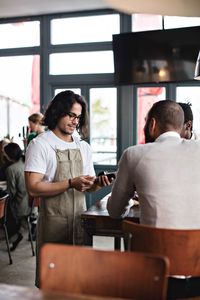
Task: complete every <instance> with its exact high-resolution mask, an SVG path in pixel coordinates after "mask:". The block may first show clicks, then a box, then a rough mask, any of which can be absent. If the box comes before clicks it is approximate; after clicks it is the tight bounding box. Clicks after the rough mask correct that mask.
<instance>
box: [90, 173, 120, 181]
mask: <svg viewBox="0 0 200 300" xmlns="http://www.w3.org/2000/svg"><path fill="white" fill-rule="evenodd" d="M102 175H106V176H107V177H108V180H109V181H111V179H112V178H113V179H115V178H116V175H115V173H110V172H106V171H103V172H100V173H99V174H98V177H97V178H95V180H94V183H97V182H98V181H99V176H102Z"/></svg>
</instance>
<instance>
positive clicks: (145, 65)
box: [113, 26, 200, 85]
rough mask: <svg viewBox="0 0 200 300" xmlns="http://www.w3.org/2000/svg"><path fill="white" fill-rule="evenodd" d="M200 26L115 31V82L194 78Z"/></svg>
mask: <svg viewBox="0 0 200 300" xmlns="http://www.w3.org/2000/svg"><path fill="white" fill-rule="evenodd" d="M199 50H200V26H198V27H187V28H178V29H167V30H154V31H143V32H130V33H122V34H118V35H113V52H114V67H115V73H114V78H115V83H116V85H126V84H139V83H152V82H154V83H159V82H180V81H188V80H193V79H194V71H195V64H196V60H197V56H198V52H199Z"/></svg>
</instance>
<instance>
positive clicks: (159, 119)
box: [145, 100, 184, 135]
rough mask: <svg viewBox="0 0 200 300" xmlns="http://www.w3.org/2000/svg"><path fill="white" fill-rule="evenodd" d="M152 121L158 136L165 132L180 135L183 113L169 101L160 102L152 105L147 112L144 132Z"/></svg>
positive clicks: (178, 106)
mask: <svg viewBox="0 0 200 300" xmlns="http://www.w3.org/2000/svg"><path fill="white" fill-rule="evenodd" d="M152 119H154V120H155V121H156V126H157V131H158V132H159V134H162V133H164V132H166V131H177V132H178V133H180V132H181V130H182V127H183V123H184V113H183V110H182V108H181V106H180V105H179V104H178V103H176V102H174V101H171V100H162V101H158V102H156V103H154V104H153V106H152V107H151V109H150V110H149V112H148V117H147V122H146V125H145V131H146V132H147V131H149V126H150V122H151V120H152ZM147 135H148V133H147Z"/></svg>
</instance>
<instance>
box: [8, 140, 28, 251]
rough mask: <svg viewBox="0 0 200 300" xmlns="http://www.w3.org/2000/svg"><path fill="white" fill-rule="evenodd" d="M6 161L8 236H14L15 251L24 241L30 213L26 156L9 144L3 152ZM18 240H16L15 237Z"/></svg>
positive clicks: (15, 146)
mask: <svg viewBox="0 0 200 300" xmlns="http://www.w3.org/2000/svg"><path fill="white" fill-rule="evenodd" d="M3 155H4V160H5V162H6V170H5V173H6V181H7V191H8V194H9V205H8V218H7V226H8V234H9V237H11V236H12V238H11V239H10V241H13V243H12V247H11V249H10V250H11V251H14V250H15V248H16V247H17V245H18V244H19V242H20V241H21V240H22V239H23V235H22V233H23V231H24V227H25V224H26V222H25V218H24V217H25V216H27V215H28V214H29V213H30V207H29V205H28V199H29V197H28V193H27V191H26V186H25V179H24V160H25V158H24V155H23V152H22V150H21V148H20V147H19V145H18V144H16V143H9V144H7V145H6V146H5V147H4V150H3ZM14 234H15V235H17V238H16V239H14V238H15V235H14Z"/></svg>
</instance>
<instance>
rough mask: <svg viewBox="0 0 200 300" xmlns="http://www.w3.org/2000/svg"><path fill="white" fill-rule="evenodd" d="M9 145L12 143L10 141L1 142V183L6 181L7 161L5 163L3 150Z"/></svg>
mask: <svg viewBox="0 0 200 300" xmlns="http://www.w3.org/2000/svg"><path fill="white" fill-rule="evenodd" d="M8 143H10V140H8V139H6V138H5V139H3V140H1V141H0V181H2V180H3V181H4V180H6V174H5V161H4V156H3V148H4V147H5V145H7V144H8Z"/></svg>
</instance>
